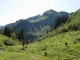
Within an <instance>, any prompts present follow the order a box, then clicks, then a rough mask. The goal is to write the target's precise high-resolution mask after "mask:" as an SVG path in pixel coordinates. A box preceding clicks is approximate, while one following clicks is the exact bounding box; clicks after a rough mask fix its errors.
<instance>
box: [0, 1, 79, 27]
mask: <svg viewBox="0 0 80 60" xmlns="http://www.w3.org/2000/svg"><path fill="white" fill-rule="evenodd" d="M79 8H80V0H0V26H4V25H6V24H9V23H14V22H16V21H17V20H19V19H27V18H29V17H32V16H35V15H38V14H41V15H42V14H43V13H44V12H45V11H47V10H49V9H53V10H55V11H57V12H60V11H66V12H69V13H71V12H75V11H76V10H78V9H79Z"/></svg>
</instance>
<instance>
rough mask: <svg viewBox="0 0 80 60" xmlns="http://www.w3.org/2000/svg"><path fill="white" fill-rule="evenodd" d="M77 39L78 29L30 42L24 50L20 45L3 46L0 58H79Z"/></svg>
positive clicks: (69, 59)
mask: <svg viewBox="0 0 80 60" xmlns="http://www.w3.org/2000/svg"><path fill="white" fill-rule="evenodd" d="M79 39H80V31H72V32H66V33H62V34H58V35H55V36H52V37H46V39H44V40H41V41H36V42H34V43H30V44H29V45H28V48H25V51H24V50H21V48H22V45H15V46H5V47H2V48H3V50H4V52H2V53H0V60H80V40H79ZM65 42H67V45H66V44H65Z"/></svg>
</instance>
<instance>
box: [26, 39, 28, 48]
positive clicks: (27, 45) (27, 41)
mask: <svg viewBox="0 0 80 60" xmlns="http://www.w3.org/2000/svg"><path fill="white" fill-rule="evenodd" d="M27 46H28V40H26V48H27Z"/></svg>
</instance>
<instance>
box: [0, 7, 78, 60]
mask: <svg viewBox="0 0 80 60" xmlns="http://www.w3.org/2000/svg"><path fill="white" fill-rule="evenodd" d="M0 60H80V8H79V9H77V10H76V11H75V12H71V13H70V12H65V11H60V12H58V11H55V10H53V9H49V10H46V11H45V12H43V14H38V15H35V16H32V17H28V18H27V19H19V20H17V21H16V22H12V23H9V24H6V25H5V26H0Z"/></svg>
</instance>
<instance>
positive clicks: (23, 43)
mask: <svg viewBox="0 0 80 60" xmlns="http://www.w3.org/2000/svg"><path fill="white" fill-rule="evenodd" d="M21 41H22V46H23V49H24V45H25V42H24V41H23V40H22V39H21Z"/></svg>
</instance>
